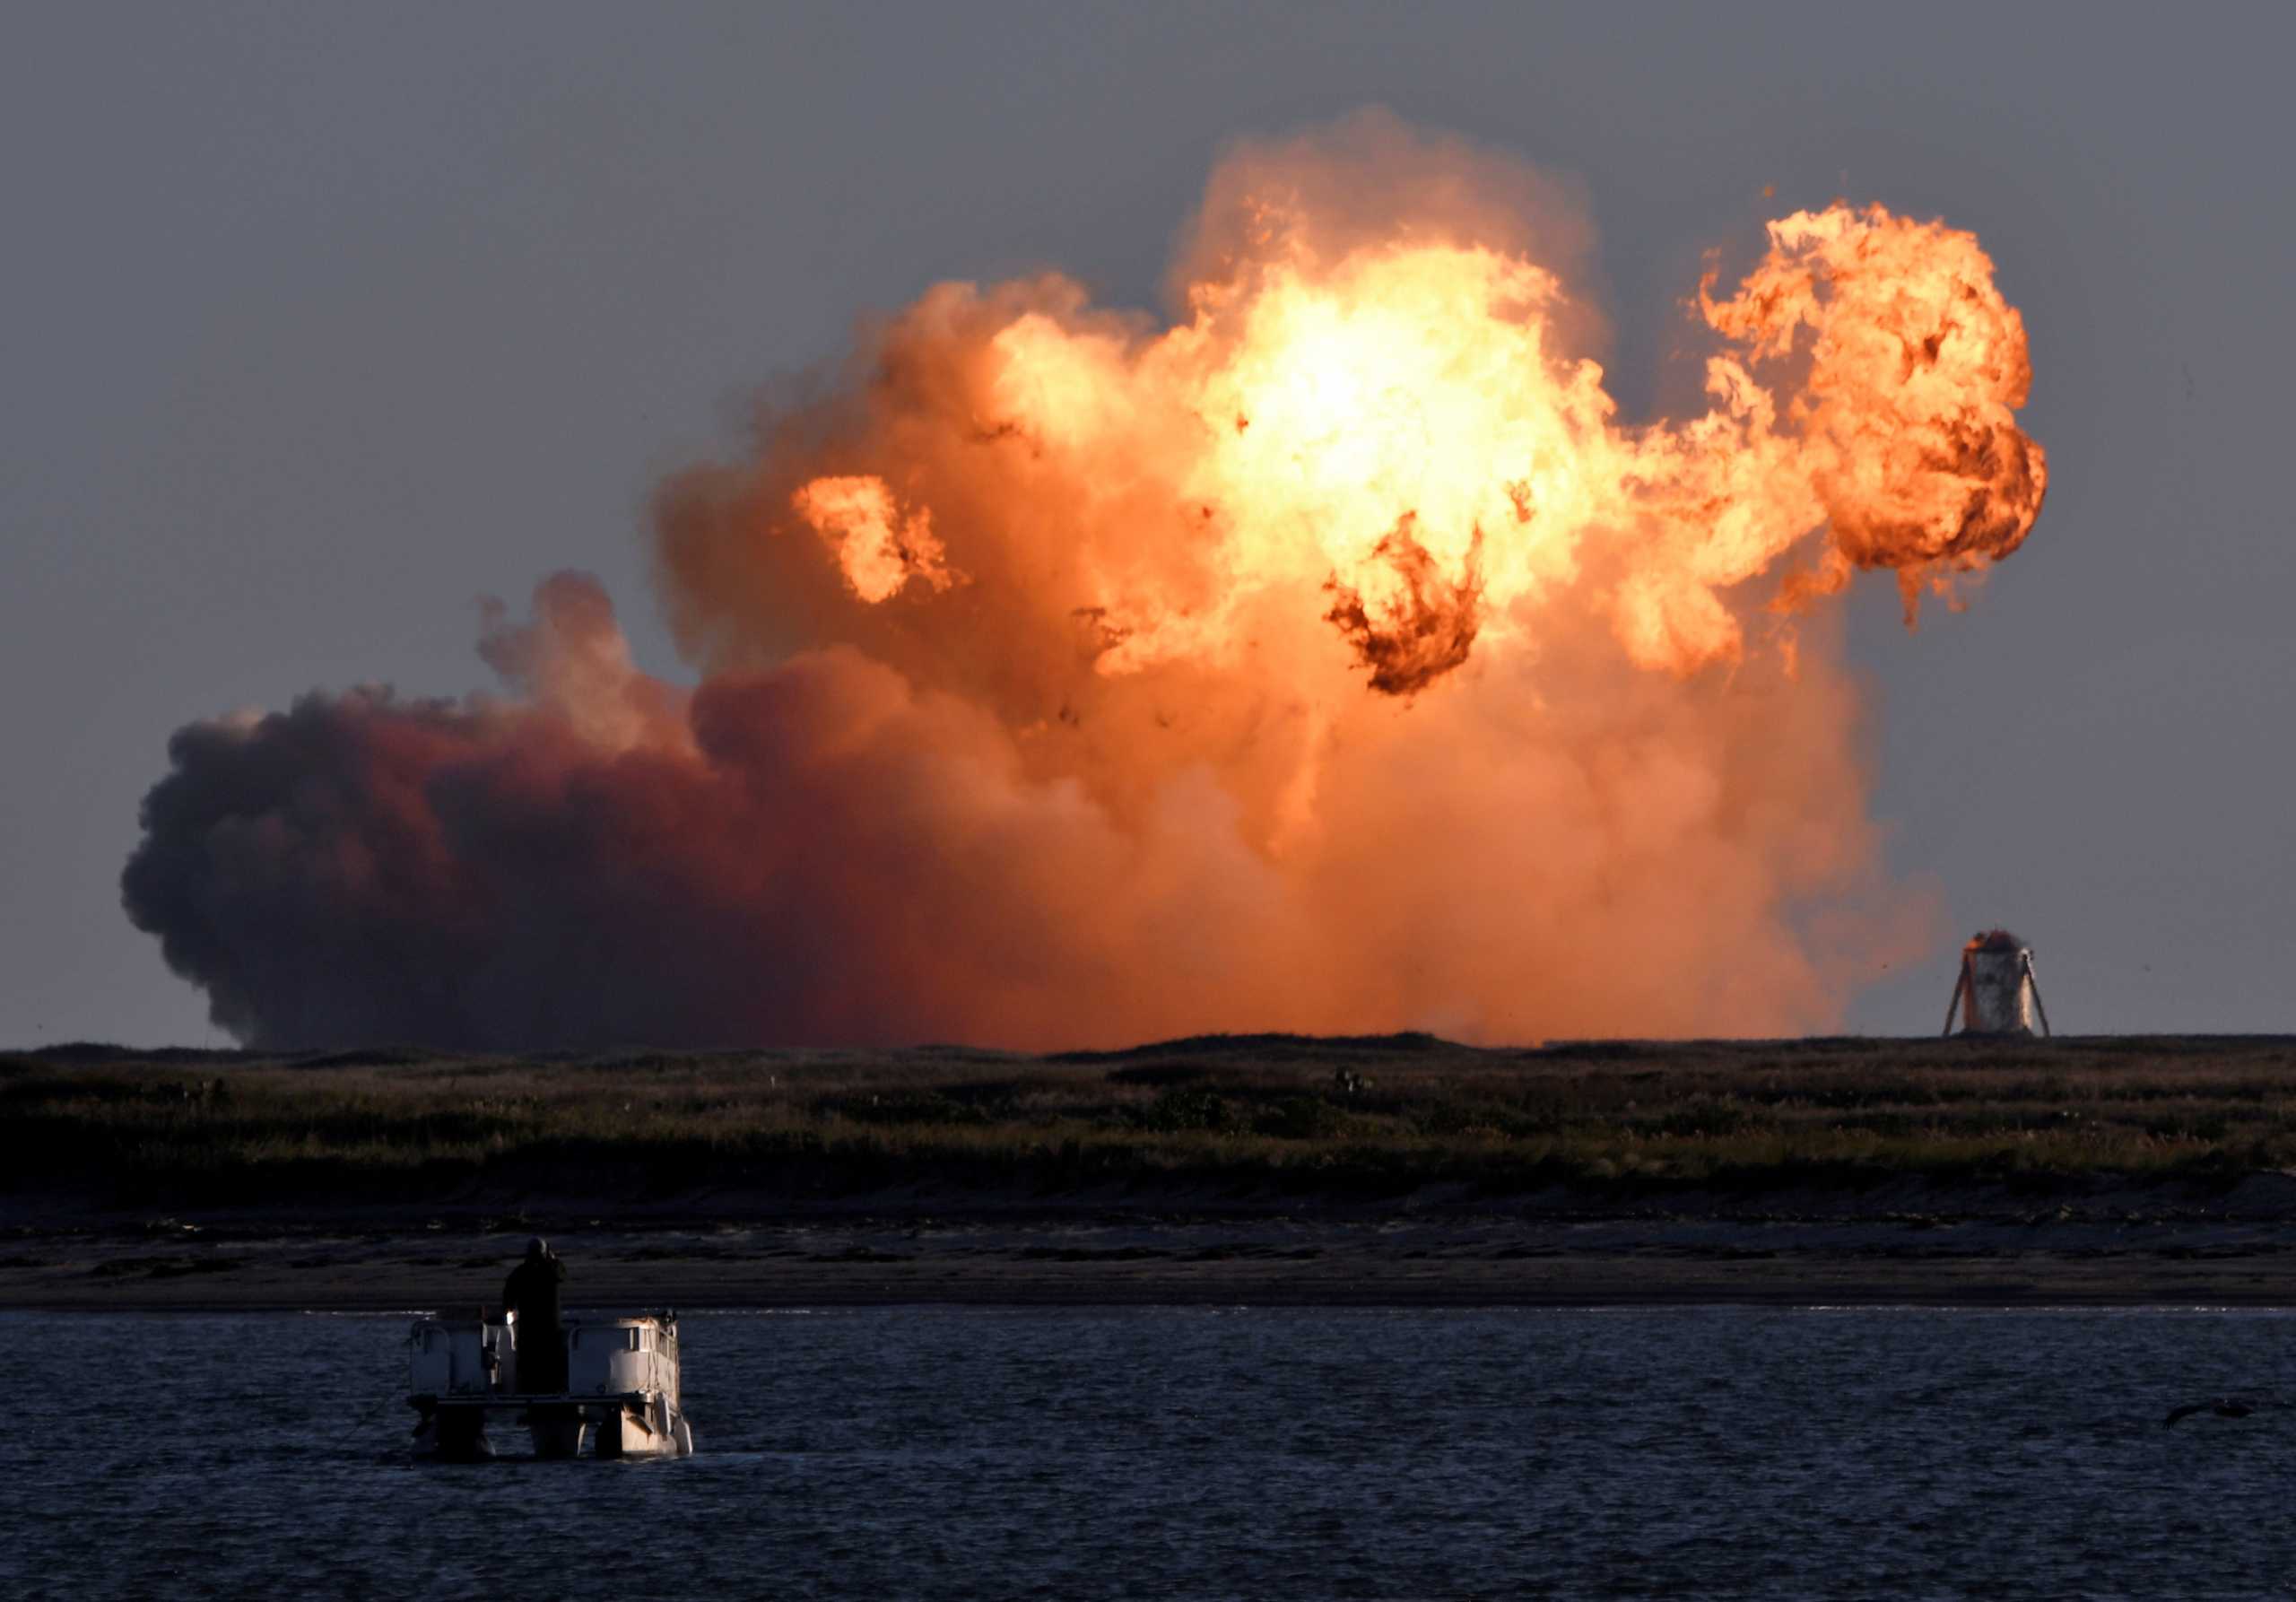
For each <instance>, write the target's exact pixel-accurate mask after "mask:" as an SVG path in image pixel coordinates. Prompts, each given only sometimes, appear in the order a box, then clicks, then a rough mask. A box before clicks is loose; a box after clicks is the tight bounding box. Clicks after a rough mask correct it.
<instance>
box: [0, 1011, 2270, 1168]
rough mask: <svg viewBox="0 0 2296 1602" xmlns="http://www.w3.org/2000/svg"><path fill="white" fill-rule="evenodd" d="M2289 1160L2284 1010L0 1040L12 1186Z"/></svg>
mask: <svg viewBox="0 0 2296 1602" xmlns="http://www.w3.org/2000/svg"><path fill="white" fill-rule="evenodd" d="M2290 1166H2296V1040H2291V1039H2285V1038H2278V1037H2271V1038H2266V1037H2256V1038H2200V1037H2195V1038H2170V1037H2131V1038H2092V1039H2080V1040H2054V1041H2015V1042H1975V1041H1967V1040H1945V1041H1928V1042H1922V1041H1906V1040H1868V1039H1835V1040H1789V1041H1767V1042H1648V1043H1640V1042H1613V1041H1596V1042H1577V1043H1561V1044H1554V1045H1549V1046H1545V1047H1542V1048H1538V1049H1472V1048H1468V1047H1463V1046H1458V1045H1454V1044H1451V1043H1449V1042H1446V1041H1442V1040H1435V1039H1432V1038H1431V1037H1427V1036H1422V1035H1398V1036H1387V1037H1379V1038H1377V1039H1368V1040H1306V1039H1298V1038H1292V1037H1284V1036H1257V1037H1232V1036H1223V1037H1214V1038H1207V1039H1200V1040H1177V1041H1171V1042H1167V1043H1164V1044H1161V1045H1156V1046H1149V1047H1142V1048H1138V1049H1132V1050H1127V1051H1118V1052H1095V1053H1071V1054H1065V1055H1056V1056H1048V1057H1031V1056H1022V1055H1017V1054H1007V1053H999V1052H989V1051H979V1050H970V1049H951V1048H923V1049H913V1050H904V1051H839V1050H812V1051H733V1052H718V1053H698V1054H694V1053H681V1054H657V1053H646V1052H633V1053H617V1054H604V1055H596V1056H587V1057H561V1058H512V1057H500V1058H496V1057H487V1058H464V1057H440V1056H437V1055H433V1054H430V1053H426V1052H422V1051H419V1050H407V1049H380V1050H362V1051H349V1052H332V1053H317V1054H305V1055H291V1056H275V1055H267V1054H262V1053H253V1052H199V1051H187V1050H174V1051H160V1052H136V1051H132V1050H125V1049H116V1048H109V1047H99V1046H68V1047H57V1048H50V1049H44V1050H39V1051H30V1052H19V1053H13V1054H6V1055H0V1176H4V1177H0V1191H4V1192H7V1193H13V1197H14V1198H15V1199H16V1200H17V1201H18V1202H19V1203H20V1204H21V1203H23V1202H26V1201H31V1202H34V1203H57V1204H65V1203H68V1204H72V1205H77V1206H191V1205H204V1206H237V1205H255V1206H265V1205H270V1206H278V1205H283V1204H289V1203H296V1202H328V1203H334V1204H363V1203H381V1202H392V1203H400V1204H410V1205H416V1206H426V1205H439V1206H450V1205H457V1204H468V1205H500V1204H502V1203H504V1202H516V1201H518V1200H521V1199H524V1198H529V1197H550V1198H558V1199H561V1200H566V1199H574V1198H584V1197H587V1198H593V1199H595V1200H596V1201H597V1202H599V1203H600V1204H602V1205H604V1204H609V1203H611V1204H621V1205H630V1204H661V1205H665V1206H674V1205H678V1204H691V1205H692V1206H695V1207H697V1208H708V1207H711V1206H718V1205H722V1204H725V1203H726V1202H729V1201H731V1200H733V1199H735V1198H747V1199H748V1200H749V1201H750V1202H751V1203H762V1204H766V1205H771V1206H778V1205H784V1204H804V1203H806V1202H809V1201H834V1200H866V1199H868V1198H872V1197H878V1198H885V1205H887V1206H930V1207H959V1206H963V1205H964V1204H965V1201H966V1198H968V1197H977V1198H978V1199H980V1200H982V1201H984V1202H988V1201H994V1202H995V1203H996V1205H998V1206H1013V1205H1021V1206H1026V1205H1028V1204H1030V1203H1031V1201H1041V1202H1043V1203H1045V1204H1046V1205H1064V1206H1065V1205H1078V1204H1083V1205H1090V1206H1108V1207H1126V1206H1143V1207H1158V1206H1216V1205H1220V1204H1221V1203H1222V1202H1223V1201H1225V1200H1234V1201H1238V1202H1265V1201H1282V1200H1283V1199H1285V1198H1287V1197H1290V1198H1297V1199H1298V1200H1300V1201H1301V1202H1303V1203H1304V1202H1309V1201H1313V1200H1328V1201H1334V1202H1346V1201H1376V1200H1379V1199H1382V1198H1393V1197H1398V1196H1402V1195H1408V1194H1418V1193H1422V1191H1423V1190H1424V1188H1427V1187H1430V1186H1451V1187H1456V1188H1457V1189H1456V1190H1455V1191H1454V1192H1452V1194H1453V1195H1455V1196H1456V1197H1457V1198H1458V1199H1461V1200H1472V1199H1474V1198H1477V1197H1503V1196H1509V1195H1521V1194H1525V1193H1529V1192H1534V1191H1543V1190H1546V1189H1548V1188H1552V1187H1557V1186H1561V1187H1565V1188H1577V1189H1584V1190H1588V1191H1601V1192H1604V1193H1607V1194H1611V1195H1616V1194H1618V1193H1619V1192H1621V1191H1622V1190H1628V1191H1636V1192H1641V1191H1653V1192H1663V1191H1665V1190H1666V1189H1669V1188H1692V1187H1697V1188H1721V1189H1745V1190H1750V1191H1758V1190H1762V1189H1767V1188H1779V1187H1783V1186H1808V1185H1822V1186H1846V1187H1859V1186H1868V1185H1871V1184H1874V1183H1875V1182H1878V1181H1880V1180H1885V1179H1888V1178H1890V1177H1892V1176H1900V1175H1917V1176H1926V1177H1930V1178H1935V1179H1961V1180H1987V1181H1994V1182H2002V1183H2007V1184H2010V1185H2013V1186H2015V1185H2030V1186H2031V1187H2033V1188H2036V1189H2039V1190H2045V1189H2047V1188H2049V1187H2051V1186H2052V1185H2057V1184H2059V1183H2062V1182H2064V1181H2066V1180H2074V1179H2078V1178H2081V1177H2083V1176H2097V1175H2121V1176H2126V1177H2129V1178H2132V1179H2135V1180H2163V1179H2172V1178H2183V1179H2191V1180H2204V1181H2230V1180H2237V1179H2239V1178H2240V1177H2243V1176H2245V1175H2248V1174H2251V1173H2255V1172H2258V1171H2265V1170H2271V1169H2278V1168H2283V1167H2290Z"/></svg>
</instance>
